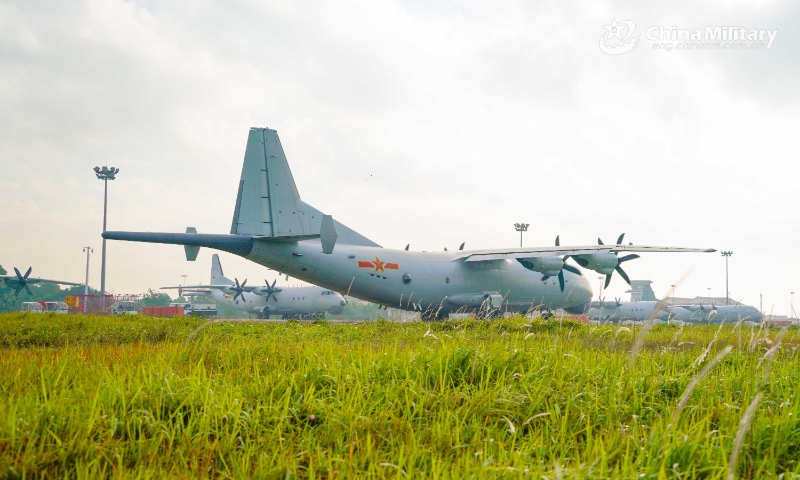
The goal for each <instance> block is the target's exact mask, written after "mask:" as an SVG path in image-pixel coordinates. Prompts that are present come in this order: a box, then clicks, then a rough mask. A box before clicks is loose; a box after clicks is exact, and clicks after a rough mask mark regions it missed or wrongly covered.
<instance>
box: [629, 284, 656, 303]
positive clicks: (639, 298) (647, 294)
mask: <svg viewBox="0 0 800 480" xmlns="http://www.w3.org/2000/svg"><path fill="white" fill-rule="evenodd" d="M652 283H653V282H651V281H650V280H631V289H630V290H628V291H627V292H625V293H630V294H631V302H653V301H657V300H658V299H657V298H656V294H655V292H653V287H651V286H650V285H651V284H652Z"/></svg>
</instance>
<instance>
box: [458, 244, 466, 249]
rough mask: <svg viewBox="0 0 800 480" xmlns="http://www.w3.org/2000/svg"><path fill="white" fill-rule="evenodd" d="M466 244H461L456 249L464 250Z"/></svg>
mask: <svg viewBox="0 0 800 480" xmlns="http://www.w3.org/2000/svg"><path fill="white" fill-rule="evenodd" d="M466 243H467V242H462V243H461V246H460V247H458V249H459V250H464V245H466Z"/></svg>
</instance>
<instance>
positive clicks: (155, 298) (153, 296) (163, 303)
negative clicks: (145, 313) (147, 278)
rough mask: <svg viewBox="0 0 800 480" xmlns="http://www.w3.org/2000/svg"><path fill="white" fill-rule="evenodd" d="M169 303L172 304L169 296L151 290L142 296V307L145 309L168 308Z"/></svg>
mask: <svg viewBox="0 0 800 480" xmlns="http://www.w3.org/2000/svg"><path fill="white" fill-rule="evenodd" d="M170 303H172V298H170V296H169V295H167V294H166V293H161V292H157V291H155V290H153V289H152V288H148V289H147V293H145V294H144V295H142V305H144V306H147V307H168V306H169V304H170Z"/></svg>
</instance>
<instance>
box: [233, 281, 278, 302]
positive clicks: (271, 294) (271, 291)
mask: <svg viewBox="0 0 800 480" xmlns="http://www.w3.org/2000/svg"><path fill="white" fill-rule="evenodd" d="M246 281H247V280H245V282H246ZM264 282H265V283H266V284H267V288H262V289H261V293H266V294H267V301H268V302H269V297H273V298H274V299H275V301H276V302H277V301H278V297H277V296H276V295H275V294H276V293H278V292H281V291H282V290H281V289H280V288H275V284H276V283H278V280H275V281H274V282H272V285H270V284H269V282H268V281H266V280H264ZM242 286H244V285H242Z"/></svg>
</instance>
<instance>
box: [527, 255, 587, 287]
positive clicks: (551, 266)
mask: <svg viewBox="0 0 800 480" xmlns="http://www.w3.org/2000/svg"><path fill="white" fill-rule="evenodd" d="M568 258H569V255H567V256H564V257H563V258H562V257H528V258H518V259H517V261H518V262H519V263H521V264H522V266H523V267H525V268H527V269H528V270H533V271H534V272H539V273H541V274H543V277H542V281H543V282H544V281H547V279H548V278H550V277H554V276H556V275H557V276H558V285H559V287H561V291H562V292H563V291H564V270H566V271H568V272H572V273H576V274H578V275H580V274H581V272H580V270H578V269H577V268H575V267H572V266H570V265H567V264H566V263H564V262H566V261H567V259H568Z"/></svg>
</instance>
